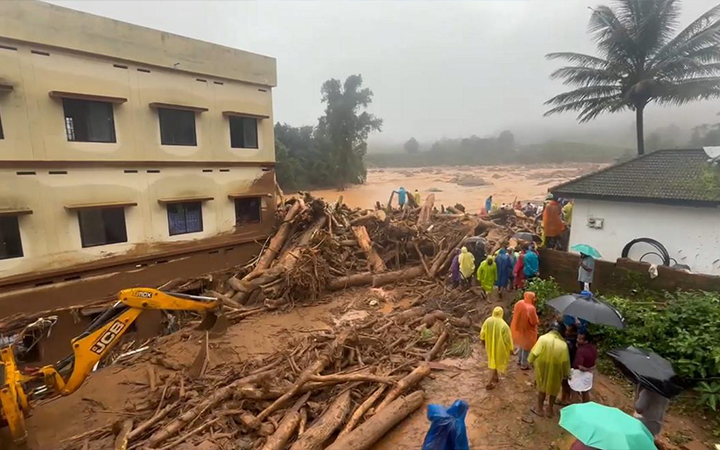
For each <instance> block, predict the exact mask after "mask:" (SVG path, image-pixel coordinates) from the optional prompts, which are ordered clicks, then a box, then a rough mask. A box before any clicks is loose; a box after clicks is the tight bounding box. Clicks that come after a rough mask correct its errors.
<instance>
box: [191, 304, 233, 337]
mask: <svg viewBox="0 0 720 450" xmlns="http://www.w3.org/2000/svg"><path fill="white" fill-rule="evenodd" d="M229 326H230V321H229V320H228V318H227V317H226V316H225V314H224V313H223V311H222V309H220V310H219V311H217V312H213V311H207V312H206V313H205V317H203V320H202V322H200V325H198V326H197V329H198V330H202V331H207V332H208V333H209V334H210V337H211V338H216V337H219V336H222V335H223V334H225V332H226V331H227V329H228V327H229Z"/></svg>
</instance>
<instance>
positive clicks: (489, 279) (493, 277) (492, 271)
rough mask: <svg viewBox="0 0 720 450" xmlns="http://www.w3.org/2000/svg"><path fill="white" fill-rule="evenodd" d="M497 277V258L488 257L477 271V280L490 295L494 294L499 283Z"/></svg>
mask: <svg viewBox="0 0 720 450" xmlns="http://www.w3.org/2000/svg"><path fill="white" fill-rule="evenodd" d="M497 276H498V271H497V264H495V258H493V257H492V256H488V257H487V259H486V260H485V261H483V262H482V264H480V267H478V271H477V280H478V282H479V283H480V285H481V286H482V288H483V289H484V290H485V292H487V293H488V294H489V293H491V292H492V289H493V286H495V282H496V281H497Z"/></svg>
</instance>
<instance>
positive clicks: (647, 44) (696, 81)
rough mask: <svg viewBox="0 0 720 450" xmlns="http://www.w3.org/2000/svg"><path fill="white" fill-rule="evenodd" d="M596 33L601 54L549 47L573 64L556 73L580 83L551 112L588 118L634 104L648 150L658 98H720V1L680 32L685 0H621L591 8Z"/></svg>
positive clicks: (667, 101)
mask: <svg viewBox="0 0 720 450" xmlns="http://www.w3.org/2000/svg"><path fill="white" fill-rule="evenodd" d="M592 11H593V12H592V14H591V16H590V23H589V32H590V34H591V37H592V39H593V40H594V41H595V43H596V45H597V52H598V54H599V56H592V55H585V54H581V53H571V52H563V53H550V54H549V55H547V57H548V58H549V59H552V60H554V59H561V60H565V61H567V62H568V63H569V64H570V65H569V66H566V67H562V68H560V69H558V70H556V71H554V72H553V73H552V74H551V78H553V79H562V80H563V84H565V85H567V86H571V87H573V88H574V89H573V90H570V91H568V92H564V93H562V94H559V95H556V96H555V97H553V98H551V99H550V100H548V101H547V102H546V104H547V105H552V106H553V108H552V109H550V110H549V111H547V112H546V113H545V114H546V115H550V114H556V113H562V112H566V111H576V112H578V120H579V121H580V122H587V121H589V120H592V119H594V118H596V117H597V116H599V115H600V114H603V113H615V112H620V111H625V110H634V111H635V116H636V131H637V151H638V154H640V155H642V154H643V153H644V152H645V145H644V133H643V112H644V109H645V107H646V106H647V105H648V104H650V103H652V102H656V103H659V104H664V105H683V104H685V103H688V102H692V101H696V100H703V99H709V98H716V97H720V76H719V75H720V47H719V46H718V44H719V43H720V21H718V18H720V5H718V6H715V7H714V8H712V9H710V10H709V11H708V12H706V13H705V14H703V15H701V16H700V17H699V18H698V19H696V20H695V21H694V22H692V23H691V24H690V25H688V26H687V27H686V28H685V29H684V30H682V31H680V32H679V33H677V34H675V31H676V29H677V25H678V18H679V16H680V0H652V1H646V0H618V1H617V2H616V3H615V7H614V8H611V7H609V6H598V7H597V8H595V9H593V10H592Z"/></svg>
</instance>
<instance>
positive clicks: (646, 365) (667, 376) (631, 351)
mask: <svg viewBox="0 0 720 450" xmlns="http://www.w3.org/2000/svg"><path fill="white" fill-rule="evenodd" d="M607 354H608V356H610V357H611V358H612V359H613V362H614V363H615V365H616V366H617V367H618V369H620V371H621V372H622V373H623V374H625V376H626V377H628V378H630V379H632V380H636V381H637V382H638V383H640V384H642V385H643V386H646V387H648V388H649V389H652V390H653V391H655V392H657V393H658V394H660V395H662V396H663V397H667V398H672V397H675V396H676V395H678V394H679V393H680V392H681V391H682V387H680V385H679V383H680V378H679V377H678V376H677V374H675V371H674V370H673V367H672V364H670V361H668V360H667V359H665V358H663V357H662V356H660V355H658V354H657V353H653V352H648V351H645V350H640V349H639V348H635V347H632V346H630V347H628V348H619V349H616V350H611V351H609V352H608V353H607Z"/></svg>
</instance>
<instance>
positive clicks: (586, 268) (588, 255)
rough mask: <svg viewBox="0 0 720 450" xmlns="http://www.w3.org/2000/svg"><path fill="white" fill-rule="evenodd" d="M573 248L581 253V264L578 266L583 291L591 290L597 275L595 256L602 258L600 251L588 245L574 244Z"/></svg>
mask: <svg viewBox="0 0 720 450" xmlns="http://www.w3.org/2000/svg"><path fill="white" fill-rule="evenodd" d="M571 250H575V251H576V252H578V253H580V266H579V267H578V282H579V283H580V290H581V291H589V290H590V285H591V284H592V282H593V276H594V275H595V258H600V252H598V251H597V250H596V249H595V248H593V247H591V246H589V245H586V244H578V245H573V246H572V248H571Z"/></svg>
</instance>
